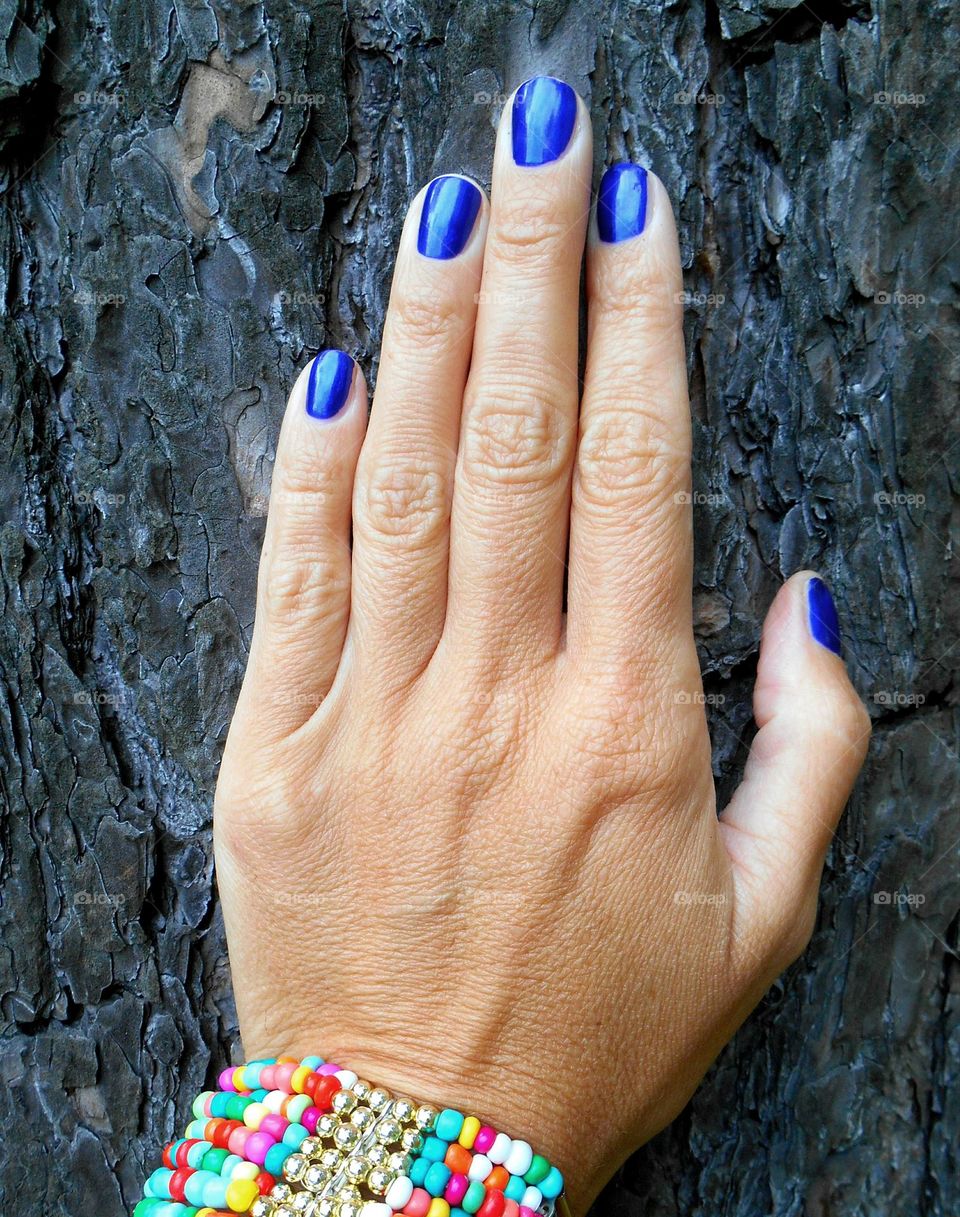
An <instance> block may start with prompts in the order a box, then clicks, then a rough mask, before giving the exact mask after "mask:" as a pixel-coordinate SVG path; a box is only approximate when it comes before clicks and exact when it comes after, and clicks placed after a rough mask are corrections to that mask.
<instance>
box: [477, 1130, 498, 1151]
mask: <svg viewBox="0 0 960 1217" xmlns="http://www.w3.org/2000/svg"><path fill="white" fill-rule="evenodd" d="M496 1139H497V1130H496V1129H495V1128H491V1127H490V1125H489V1124H484V1126H483V1128H481V1129H480V1131H479V1132H478V1133H477V1136H476V1139H475V1140H474V1142H473V1152H474V1153H475V1154H485V1153H486V1152H487V1150H488V1149H489V1148H490V1146H491V1145H492V1144H493V1143H494V1141H496Z"/></svg>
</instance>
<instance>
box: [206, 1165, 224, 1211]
mask: <svg viewBox="0 0 960 1217" xmlns="http://www.w3.org/2000/svg"><path fill="white" fill-rule="evenodd" d="M204 1173H206V1172H204ZM229 1182H230V1180H229V1179H224V1178H223V1176H222V1175H213V1174H211V1175H210V1176H209V1177H208V1178H206V1179H205V1180H204V1183H203V1203H204V1206H205V1207H207V1208H211V1209H225V1208H226V1207H227V1184H228V1183H229Z"/></svg>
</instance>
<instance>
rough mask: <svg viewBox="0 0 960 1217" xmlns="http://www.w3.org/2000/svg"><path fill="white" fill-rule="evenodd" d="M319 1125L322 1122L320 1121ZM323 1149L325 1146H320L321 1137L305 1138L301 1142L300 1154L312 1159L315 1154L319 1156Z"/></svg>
mask: <svg viewBox="0 0 960 1217" xmlns="http://www.w3.org/2000/svg"><path fill="white" fill-rule="evenodd" d="M317 1123H318V1124H319V1123H320V1121H319V1120H318V1121H317ZM322 1148H323V1146H322V1145H321V1144H320V1138H319V1137H305V1138H304V1139H303V1141H301V1142H300V1152H301V1154H304V1155H306V1157H308V1158H310V1157H312V1155H313V1154H318V1153H319V1152H320V1150H321V1149H322Z"/></svg>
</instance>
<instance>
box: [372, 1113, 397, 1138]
mask: <svg viewBox="0 0 960 1217" xmlns="http://www.w3.org/2000/svg"><path fill="white" fill-rule="evenodd" d="M402 1131H403V1130H402V1129H401V1127H400V1125H399V1124H398V1123H397V1121H396V1120H394V1119H393V1117H392V1116H386V1117H385V1118H384V1119H383V1120H381V1121H380V1123H379V1124H378V1125H377V1126H376V1128H375V1129H374V1132H375V1133H376V1137H377V1140H378V1141H379V1142H380V1144H381V1145H392V1144H393V1143H394V1142H395V1141H397V1140H399V1138H400V1134H401V1132H402Z"/></svg>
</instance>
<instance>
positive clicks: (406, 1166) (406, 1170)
mask: <svg viewBox="0 0 960 1217" xmlns="http://www.w3.org/2000/svg"><path fill="white" fill-rule="evenodd" d="M385 1166H386V1167H387V1169H388V1170H392V1171H393V1172H394V1173H395V1174H397V1175H409V1174H410V1168H411V1166H413V1158H412V1157H411V1155H410V1154H391V1155H390V1156H389V1158H387V1161H386V1163H385Z"/></svg>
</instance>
